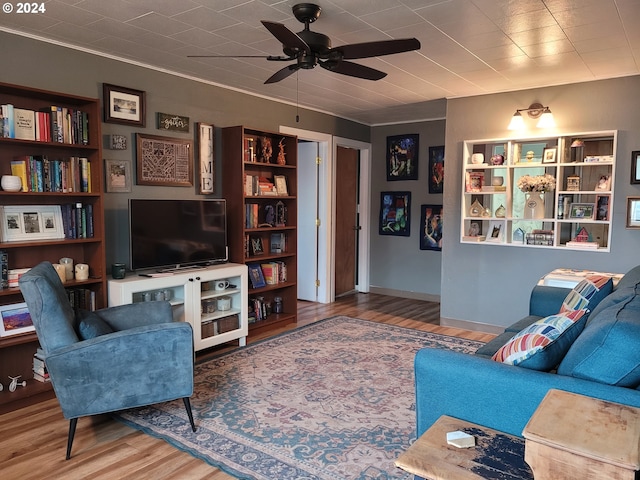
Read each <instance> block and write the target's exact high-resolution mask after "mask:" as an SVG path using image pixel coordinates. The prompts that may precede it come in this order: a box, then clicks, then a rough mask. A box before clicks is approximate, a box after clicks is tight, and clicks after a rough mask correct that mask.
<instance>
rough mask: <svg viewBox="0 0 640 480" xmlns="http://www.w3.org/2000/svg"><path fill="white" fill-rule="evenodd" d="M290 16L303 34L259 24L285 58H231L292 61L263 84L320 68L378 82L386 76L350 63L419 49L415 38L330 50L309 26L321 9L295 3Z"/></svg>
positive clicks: (324, 37)
mask: <svg viewBox="0 0 640 480" xmlns="http://www.w3.org/2000/svg"><path fill="white" fill-rule="evenodd" d="M292 10H293V15H294V16H295V17H296V19H297V20H298V21H299V22H301V23H303V24H304V30H302V31H300V32H298V33H294V32H292V31H291V30H289V29H288V28H287V27H286V26H284V25H283V24H281V23H276V22H270V21H268V20H262V24H263V25H264V26H265V28H266V29H267V30H269V32H270V33H271V34H272V35H273V36H274V37H276V39H277V40H278V41H279V42H280V43H281V44H282V52H283V53H284V55H285V56H282V55H280V56H276V55H267V56H260V55H239V56H232V58H247V57H259V58H265V59H266V60H269V61H280V62H282V61H284V62H288V61H291V62H293V61H295V63H294V64H291V65H287V66H286V67H284V68H282V69H280V70H278V71H277V72H275V73H274V74H273V75H272V76H271V77H269V78H268V79H267V80H266V81H265V82H264V83H266V84H269V83H276V82H279V81H281V80H284V79H285V78H287V77H288V76H289V75H291V74H292V73H293V72H296V71H298V70H300V69H305V70H310V69H313V68H315V67H316V65H320V67H322V68H324V69H325V70H328V71H330V72H334V73H339V74H341V75H348V76H351V77H356V78H362V79H365V80H380V79H382V78H384V77H386V76H387V74H386V73H385V72H382V71H380V70H376V69H375V68H370V67H366V66H364V65H360V64H358V63H354V62H349V61H348V60H356V59H361V58H371V57H381V56H384V55H393V54H396V53H403V52H410V51H413V50H418V49H420V42H419V41H418V40H417V39H415V38H403V39H395V40H382V41H376V42H365V43H354V44H349V45H342V46H339V47H334V48H332V47H331V39H330V38H329V37H328V36H327V35H324V34H322V33H319V32H314V31H312V30H311V29H310V28H309V25H310V24H312V23H313V22H315V21H316V20H317V19H318V18H319V17H320V13H321V12H322V9H321V8H320V7H319V6H318V5H315V4H313V3H298V4H296V5H294V6H293V7H292ZM190 57H191V58H194V57H214V58H215V57H227V58H228V56H225V55H191V56H190Z"/></svg>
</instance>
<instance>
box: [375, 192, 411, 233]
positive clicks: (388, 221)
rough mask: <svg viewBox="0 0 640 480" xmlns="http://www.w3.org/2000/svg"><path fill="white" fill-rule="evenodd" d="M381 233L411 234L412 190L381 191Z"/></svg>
mask: <svg viewBox="0 0 640 480" xmlns="http://www.w3.org/2000/svg"><path fill="white" fill-rule="evenodd" d="M379 233H380V235H395V236H400V237H408V236H410V235H411V192H380V225H379Z"/></svg>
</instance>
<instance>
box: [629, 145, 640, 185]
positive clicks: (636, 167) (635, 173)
mask: <svg viewBox="0 0 640 480" xmlns="http://www.w3.org/2000/svg"><path fill="white" fill-rule="evenodd" d="M631 183H632V184H636V183H640V150H634V151H633V152H631Z"/></svg>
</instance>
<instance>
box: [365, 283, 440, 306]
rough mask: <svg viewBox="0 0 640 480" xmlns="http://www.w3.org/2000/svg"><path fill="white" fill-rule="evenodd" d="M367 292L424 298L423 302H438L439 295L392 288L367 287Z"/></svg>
mask: <svg viewBox="0 0 640 480" xmlns="http://www.w3.org/2000/svg"><path fill="white" fill-rule="evenodd" d="M369 292H371V293H378V294H380V295H389V296H391V297H400V298H410V299H412V300H424V301H425V302H435V303H440V295H431V294H429V293H420V292H407V291H406V290H394V289H393V288H382V287H373V286H370V287H369Z"/></svg>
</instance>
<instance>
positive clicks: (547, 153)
mask: <svg viewBox="0 0 640 480" xmlns="http://www.w3.org/2000/svg"><path fill="white" fill-rule="evenodd" d="M557 155H558V148H557V147H551V148H545V149H544V150H543V151H542V163H556V158H557Z"/></svg>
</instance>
